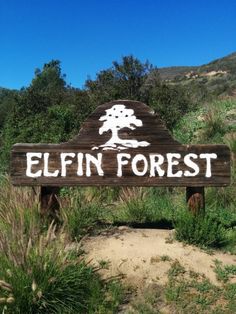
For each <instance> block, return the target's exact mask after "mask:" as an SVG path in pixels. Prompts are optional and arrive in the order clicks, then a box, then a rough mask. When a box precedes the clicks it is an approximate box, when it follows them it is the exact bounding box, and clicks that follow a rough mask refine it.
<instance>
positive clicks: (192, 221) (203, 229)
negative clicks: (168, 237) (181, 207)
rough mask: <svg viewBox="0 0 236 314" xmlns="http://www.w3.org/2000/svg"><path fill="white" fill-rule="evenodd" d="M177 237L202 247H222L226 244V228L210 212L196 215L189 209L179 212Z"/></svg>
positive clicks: (176, 228) (176, 223) (176, 225)
mask: <svg viewBox="0 0 236 314" xmlns="http://www.w3.org/2000/svg"><path fill="white" fill-rule="evenodd" d="M175 230H176V238H177V239H178V240H180V241H184V242H187V243H189V244H194V245H197V246H200V247H221V246H223V245H225V244H226V239H227V237H226V230H225V228H224V227H223V225H222V224H221V223H220V222H219V221H218V220H217V218H216V217H214V216H212V215H211V214H210V213H206V214H205V215H204V214H199V215H197V216H194V215H193V214H192V213H190V212H188V211H187V210H185V211H181V212H179V213H178V216H177V218H176V222H175Z"/></svg>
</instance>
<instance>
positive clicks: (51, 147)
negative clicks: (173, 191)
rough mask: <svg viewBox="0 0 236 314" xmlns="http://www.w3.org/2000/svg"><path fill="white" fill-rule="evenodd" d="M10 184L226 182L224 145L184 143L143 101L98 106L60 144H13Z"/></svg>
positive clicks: (227, 163)
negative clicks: (71, 137) (68, 139)
mask: <svg viewBox="0 0 236 314" xmlns="http://www.w3.org/2000/svg"><path fill="white" fill-rule="evenodd" d="M11 179H12V183H13V184H14V185H29V186H32V185H39V186H75V185H83V186H104V185H106V186H115V185H119V186H185V187H186V186H191V187H203V186H226V185H228V184H229V183H230V151H229V148H228V147H227V146H226V145H182V144H180V143H179V142H177V141H176V140H174V139H173V138H172V137H171V135H170V134H169V132H168V130H167V129H166V127H165V126H164V125H163V123H162V121H161V120H160V118H159V116H158V115H157V114H154V112H153V111H152V110H151V109H150V108H149V107H147V106H146V105H145V104H143V103H141V102H136V101H128V100H118V101H112V102H110V103H106V104H104V105H101V106H99V107H98V108H97V109H96V110H95V111H94V112H93V114H92V115H91V116H90V117H89V118H88V119H87V120H86V121H85V122H84V123H83V125H82V128H81V130H80V132H79V134H78V136H77V137H75V138H74V139H73V140H71V141H69V142H67V143H62V144H15V145H14V146H13V148H12V152H11Z"/></svg>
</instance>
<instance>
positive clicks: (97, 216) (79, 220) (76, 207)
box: [61, 189, 105, 240]
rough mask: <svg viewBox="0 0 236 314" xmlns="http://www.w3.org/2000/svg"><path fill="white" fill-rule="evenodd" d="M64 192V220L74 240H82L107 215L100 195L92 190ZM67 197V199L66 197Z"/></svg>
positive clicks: (67, 230)
mask: <svg viewBox="0 0 236 314" xmlns="http://www.w3.org/2000/svg"><path fill="white" fill-rule="evenodd" d="M64 192H66V193H67V195H64V197H63V192H62V195H61V196H62V200H61V202H62V208H61V213H62V219H63V221H64V227H65V230H66V232H67V233H68V234H69V235H70V237H71V239H72V240H75V239H77V240H78V239H80V238H81V237H82V236H83V235H85V234H86V233H88V232H89V231H91V230H92V229H93V228H95V226H96V224H97V223H98V222H99V221H101V220H102V217H103V215H104V214H105V211H104V208H103V206H102V203H101V201H100V200H99V198H100V197H101V196H100V197H98V195H97V194H96V193H95V191H94V190H90V189H83V190H82V189H69V190H64ZM65 196H66V197H65Z"/></svg>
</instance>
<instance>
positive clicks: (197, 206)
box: [186, 187, 205, 215]
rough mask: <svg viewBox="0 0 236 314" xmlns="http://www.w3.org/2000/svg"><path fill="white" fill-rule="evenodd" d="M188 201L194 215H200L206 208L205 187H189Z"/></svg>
mask: <svg viewBox="0 0 236 314" xmlns="http://www.w3.org/2000/svg"><path fill="white" fill-rule="evenodd" d="M186 202H187V205H188V208H189V210H190V211H191V212H192V214H193V215H198V214H199V213H201V212H203V211H204V210H205V192H204V187H187V188H186Z"/></svg>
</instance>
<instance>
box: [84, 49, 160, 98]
mask: <svg viewBox="0 0 236 314" xmlns="http://www.w3.org/2000/svg"><path fill="white" fill-rule="evenodd" d="M153 70H154V68H153V66H152V65H151V64H150V63H149V62H148V61H146V62H145V63H142V62H141V61H139V60H138V59H137V58H135V57H133V56H132V55H131V56H125V57H123V58H122V60H121V62H117V61H114V62H113V63H112V67H111V68H109V69H108V70H105V71H101V72H99V73H98V74H97V77H96V80H87V81H86V83H85V87H86V89H87V91H88V93H89V95H90V99H91V101H92V102H94V103H96V104H101V103H104V102H107V101H110V100H115V99H135V100H143V92H142V86H143V84H144V82H145V80H146V79H147V77H148V75H149V74H150V73H151V72H152V71H153Z"/></svg>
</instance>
